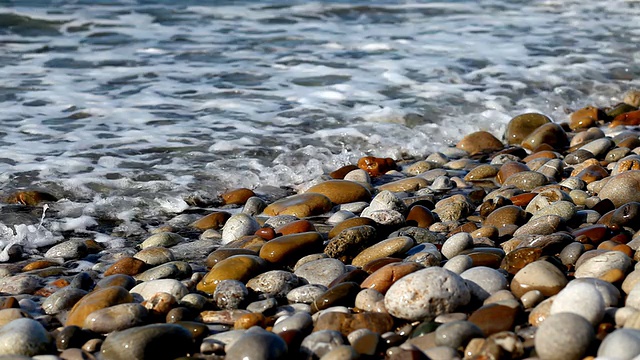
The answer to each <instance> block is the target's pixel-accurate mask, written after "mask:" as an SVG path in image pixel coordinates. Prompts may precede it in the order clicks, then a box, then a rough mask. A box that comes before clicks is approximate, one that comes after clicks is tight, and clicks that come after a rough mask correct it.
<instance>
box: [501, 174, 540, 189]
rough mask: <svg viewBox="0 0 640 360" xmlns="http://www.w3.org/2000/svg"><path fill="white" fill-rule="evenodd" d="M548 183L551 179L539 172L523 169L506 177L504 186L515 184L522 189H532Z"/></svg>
mask: <svg viewBox="0 0 640 360" xmlns="http://www.w3.org/2000/svg"><path fill="white" fill-rule="evenodd" d="M548 183H549V179H547V177H546V176H545V175H543V174H541V173H539V172H536V171H521V172H518V173H515V174H513V175H511V176H509V177H508V178H506V179H505V180H504V183H503V184H502V186H515V187H516V188H518V189H520V190H522V191H531V190H533V189H535V188H537V187H538V186H542V185H546V184H548Z"/></svg>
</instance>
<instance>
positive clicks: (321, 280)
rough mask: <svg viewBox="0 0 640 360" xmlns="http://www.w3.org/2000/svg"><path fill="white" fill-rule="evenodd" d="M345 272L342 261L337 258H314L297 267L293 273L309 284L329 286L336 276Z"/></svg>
mask: <svg viewBox="0 0 640 360" xmlns="http://www.w3.org/2000/svg"><path fill="white" fill-rule="evenodd" d="M345 272H347V268H346V266H345V265H344V263H343V262H342V261H340V260H338V259H332V258H326V259H319V260H314V261H311V262H308V263H305V264H304V265H301V266H300V267H298V268H297V269H296V270H295V272H294V274H295V275H296V276H298V277H299V278H302V279H304V280H306V281H307V282H308V283H309V284H320V285H324V286H329V284H330V283H331V282H332V281H333V280H335V279H336V278H337V277H338V276H340V275H342V274H344V273H345Z"/></svg>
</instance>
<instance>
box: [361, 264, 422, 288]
mask: <svg viewBox="0 0 640 360" xmlns="http://www.w3.org/2000/svg"><path fill="white" fill-rule="evenodd" d="M422 268H424V266H422V265H420V264H419V263H416V262H394V263H390V264H387V265H385V266H383V267H381V268H380V269H378V270H376V271H375V272H373V273H372V274H371V275H369V277H367V278H366V279H365V280H364V281H363V282H362V283H361V284H360V286H361V287H362V288H364V289H367V288H368V289H374V290H377V291H379V292H380V293H382V294H385V293H386V292H387V290H389V288H390V287H391V285H393V284H394V283H395V282H396V281H398V280H399V279H401V278H402V277H404V276H406V275H408V274H410V273H412V272H415V271H417V270H420V269H422Z"/></svg>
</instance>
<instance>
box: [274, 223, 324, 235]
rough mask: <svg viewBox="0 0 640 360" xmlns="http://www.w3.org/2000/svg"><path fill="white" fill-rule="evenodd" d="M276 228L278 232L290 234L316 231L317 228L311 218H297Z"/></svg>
mask: <svg viewBox="0 0 640 360" xmlns="http://www.w3.org/2000/svg"><path fill="white" fill-rule="evenodd" d="M274 230H275V233H276V234H280V235H290V234H296V233H303V232H308V231H316V228H315V227H314V226H313V224H312V223H311V221H309V220H296V221H292V222H290V223H286V224H284V225H282V226H278V227H277V228H275V229H274Z"/></svg>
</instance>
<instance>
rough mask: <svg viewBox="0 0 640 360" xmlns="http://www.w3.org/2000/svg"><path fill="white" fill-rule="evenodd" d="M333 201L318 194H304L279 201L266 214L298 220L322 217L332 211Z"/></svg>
mask: <svg viewBox="0 0 640 360" xmlns="http://www.w3.org/2000/svg"><path fill="white" fill-rule="evenodd" d="M331 206H332V203H331V200H330V199H329V198H328V197H326V196H324V195H322V194H317V193H304V194H298V195H293V196H290V197H287V198H284V199H281V200H278V201H276V202H274V203H272V204H270V205H269V206H267V207H266V208H265V209H264V214H265V215H269V216H275V215H293V216H296V217H298V218H305V217H309V216H313V215H321V214H324V213H326V212H327V211H329V210H331Z"/></svg>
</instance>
